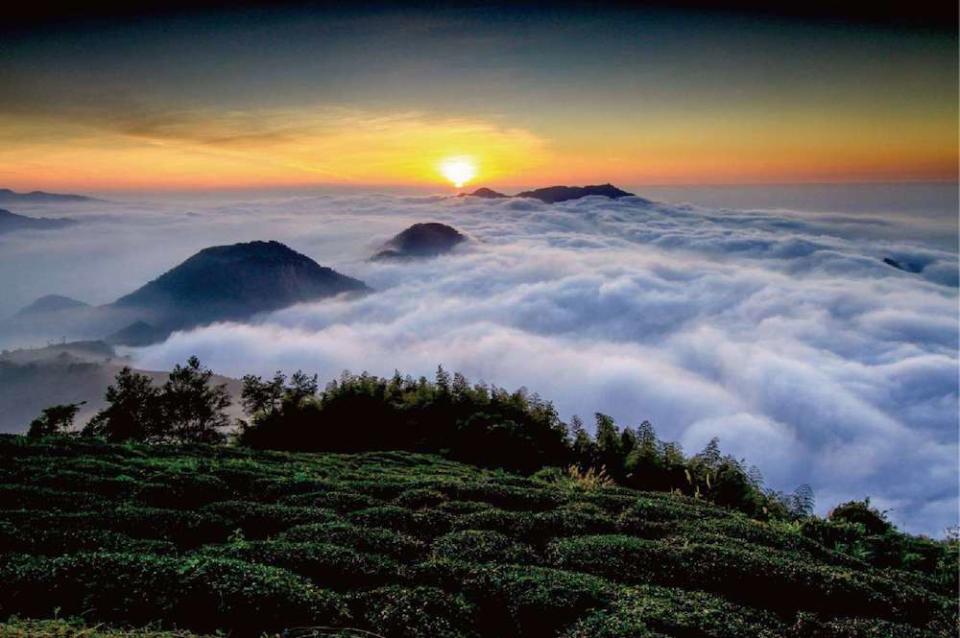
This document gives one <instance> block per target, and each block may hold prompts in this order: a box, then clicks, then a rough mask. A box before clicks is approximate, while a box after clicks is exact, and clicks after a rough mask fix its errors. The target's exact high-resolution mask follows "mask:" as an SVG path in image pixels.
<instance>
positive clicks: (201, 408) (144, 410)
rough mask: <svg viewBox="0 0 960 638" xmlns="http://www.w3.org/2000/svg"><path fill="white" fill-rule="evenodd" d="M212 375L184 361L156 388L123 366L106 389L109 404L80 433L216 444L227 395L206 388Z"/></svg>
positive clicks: (223, 389) (197, 363)
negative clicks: (114, 380)
mask: <svg viewBox="0 0 960 638" xmlns="http://www.w3.org/2000/svg"><path fill="white" fill-rule="evenodd" d="M212 376H213V373H212V372H211V371H210V370H207V369H205V368H203V367H202V366H201V365H200V360H199V359H197V358H196V357H190V359H188V360H187V363H186V365H182V366H181V365H177V366H175V367H174V368H173V371H172V372H170V377H169V379H168V380H167V382H166V383H164V384H163V386H162V387H160V388H157V387H155V386H154V385H153V381H152V379H151V378H150V377H149V376H147V375H145V374H140V373H137V372H133V371H132V370H131V369H130V368H127V367H125V368H123V369H121V370H120V372H119V373H117V377H116V382H115V383H114V385H111V386H110V387H108V388H107V394H106V399H107V403H108V404H109V405H108V406H107V407H106V408H104V409H103V410H102V411H100V412H99V413H98V414H97V415H96V416H95V417H93V419H91V420H90V423H88V424H87V426H86V427H85V428H84V434H86V435H89V436H102V437H104V438H106V439H107V440H109V441H150V442H170V441H177V442H191V443H217V442H221V441H223V440H225V439H226V435H225V434H224V433H223V429H224V428H226V427H227V426H228V425H230V421H229V418H228V417H227V415H226V413H225V412H224V410H225V409H226V408H227V407H228V406H229V405H230V395H229V394H228V393H227V390H226V386H224V385H212V384H211V383H210V379H211V377H212ZM71 420H72V418H71Z"/></svg>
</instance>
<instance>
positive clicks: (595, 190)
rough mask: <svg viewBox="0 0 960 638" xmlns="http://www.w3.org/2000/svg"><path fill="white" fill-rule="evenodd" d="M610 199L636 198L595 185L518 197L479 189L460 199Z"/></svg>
mask: <svg viewBox="0 0 960 638" xmlns="http://www.w3.org/2000/svg"><path fill="white" fill-rule="evenodd" d="M591 196H599V197H609V198H610V199H619V198H621V197H635V195H634V194H633V193H628V192H627V191H625V190H621V189H619V188H617V187H616V186H614V185H613V184H595V185H590V186H547V187H546V188H537V189H534V190H529V191H523V192H522V193H517V194H516V195H505V194H503V193H498V192H497V191H495V190H492V189H489V188H478V189H477V190H475V191H473V192H472V193H460V195H458V197H479V198H481V199H503V198H509V197H528V198H531V199H539V200H540V201H541V202H543V203H545V204H556V203H558V202H565V201H568V200H571V199H581V198H583V197H591Z"/></svg>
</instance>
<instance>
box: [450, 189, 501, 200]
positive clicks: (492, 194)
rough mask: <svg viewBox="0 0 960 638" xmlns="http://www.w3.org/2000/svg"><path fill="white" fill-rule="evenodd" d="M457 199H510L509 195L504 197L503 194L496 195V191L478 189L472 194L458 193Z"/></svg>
mask: <svg viewBox="0 0 960 638" xmlns="http://www.w3.org/2000/svg"><path fill="white" fill-rule="evenodd" d="M457 197H480V198H483V199H504V198H507V197H510V196H509V195H504V194H503V193H498V192H497V191H495V190H493V189H491V188H478V189H477V190H475V191H473V192H472V193H460V194H459V195H457Z"/></svg>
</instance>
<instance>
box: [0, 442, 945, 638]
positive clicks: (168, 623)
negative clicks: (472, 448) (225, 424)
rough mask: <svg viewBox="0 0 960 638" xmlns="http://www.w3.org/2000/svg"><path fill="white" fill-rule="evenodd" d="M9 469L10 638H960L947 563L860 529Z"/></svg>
mask: <svg viewBox="0 0 960 638" xmlns="http://www.w3.org/2000/svg"><path fill="white" fill-rule="evenodd" d="M324 425H325V426H326V425H327V424H324ZM336 425H341V424H336ZM342 425H346V424H342ZM332 426H333V424H331V427H332ZM347 427H349V426H347ZM0 467H2V468H3V475H4V483H3V485H0V494H2V496H3V503H4V507H3V508H2V509H0V547H2V548H3V559H2V560H0V582H3V587H2V588H0V621H4V620H6V622H9V623H10V624H9V625H8V626H7V628H8V629H9V631H10V632H12V633H11V635H14V636H21V635H23V636H27V635H38V634H37V633H31V632H36V631H54V630H57V629H58V627H57V625H58V624H59V621H55V620H53V619H54V618H58V619H64V618H81V617H82V618H83V622H85V623H87V624H88V625H89V626H90V628H91V629H90V633H86V632H84V633H82V634H80V633H77V634H72V633H60V632H59V631H58V632H57V633H50V634H39V635H50V636H54V635H56V636H74V635H76V636H78V637H79V636H81V635H82V636H100V635H101V634H100V633H96V632H98V631H105V629H104V627H109V624H113V625H115V626H121V627H125V628H127V631H131V633H130V634H129V636H130V638H134V636H136V637H144V638H145V637H147V636H151V637H152V636H154V635H155V634H153V633H143V634H141V633H140V632H137V631H135V630H132V629H130V628H131V627H133V628H136V627H144V628H145V629H146V630H148V631H158V630H161V629H166V628H176V629H178V630H192V631H196V632H203V633H205V634H206V633H210V634H213V633H217V635H229V636H236V637H240V638H243V637H251V638H253V637H256V636H261V635H271V636H278V635H282V636H291V637H294V636H302V637H304V638H306V636H320V635H324V636H344V637H346V636H369V635H377V636H384V637H386V638H436V637H440V636H442V637H445V638H457V637H463V638H467V637H470V638H481V637H491V638H492V637H511V638H540V637H544V638H547V637H551V636H557V637H561V638H682V637H692V636H696V637H702V638H741V637H753V636H765V637H770V638H772V637H775V636H776V637H779V638H831V637H832V638H873V637H880V636H884V637H887V636H889V637H894V638H896V637H901V638H935V637H937V636H943V637H946V636H953V635H955V629H956V620H957V618H956V616H957V609H956V589H955V575H956V566H955V558H954V559H953V560H951V559H950V558H949V555H948V553H947V552H946V544H938V543H934V542H933V541H928V540H927V541H925V540H924V539H916V538H913V537H902V538H899V540H900V541H902V542H903V543H904V545H903V547H902V548H901V549H899V550H894V551H895V552H897V551H899V552H910V553H911V554H912V555H913V556H914V558H913V561H914V562H913V567H912V568H910V569H904V568H896V569H894V568H890V567H888V566H887V565H886V564H885V561H886V560H887V558H888V556H887V555H883V554H879V553H875V552H874V551H873V550H875V549H877V547H878V546H876V545H874V544H873V543H875V541H876V538H878V537H875V536H871V535H870V534H871V533H870V532H868V531H867V530H866V529H864V527H863V526H862V525H857V524H851V523H850V522H846V521H845V520H826V519H818V518H810V519H808V520H805V521H798V522H795V523H786V522H764V521H760V520H754V519H750V518H748V517H746V516H745V515H743V514H741V513H738V512H735V511H731V510H728V509H725V508H722V507H718V506H715V505H711V504H709V503H705V502H703V501H702V500H699V499H696V498H692V497H685V496H678V495H675V494H671V493H668V492H638V491H635V490H632V489H627V488H623V487H615V486H592V487H591V486H590V484H588V483H582V484H581V483H579V482H578V481H577V480H576V479H575V478H572V477H570V476H567V475H566V474H565V473H563V472H561V471H559V470H557V471H553V472H544V473H540V474H537V475H534V476H532V477H524V476H520V475H517V474H510V473H507V472H503V471H493V470H484V469H480V468H478V467H475V466H471V465H466V464H463V463H458V462H454V461H451V460H448V459H445V458H442V457H439V456H434V455H426V454H417V453H412V452H397V451H373V452H363V453H355V454H307V453H286V452H254V451H251V450H247V449H243V448H238V447H232V446H231V447H227V446H223V447H219V448H213V447H208V446H203V445H196V444H195V445H191V446H184V447H178V446H172V445H162V446H157V447H150V446H145V445H142V444H124V445H112V444H107V443H104V442H102V441H98V440H83V439H72V440H71V439H65V438H58V439H45V440H40V441H30V440H27V439H25V438H23V437H10V436H0ZM890 547H891V548H892V547H896V546H895V545H891V546H890ZM914 552H918V553H914ZM954 557H955V554H954ZM938 559H939V560H943V561H944V564H943V565H942V567H941V569H942V571H938V569H937V568H934V567H932V566H931V565H932V564H935V563H936V561H937V560H938ZM931 561H932V562H931ZM923 565H927V566H926V567H924V566H923ZM29 618H35V619H36V618H39V619H44V618H45V619H49V620H48V621H47V622H46V623H39V622H37V621H31V620H25V619H29ZM318 627H319V628H322V629H306V628H318ZM338 627H339V628H342V630H341V631H339V632H338V631H337V630H336V629H331V628H338ZM347 628H349V629H347ZM5 630H6V629H5V628H4V627H3V626H2V625H0V633H3V632H4V631H5ZM59 630H64V627H63V626H62V625H60V627H59ZM66 631H69V629H67V630H66ZM221 632H222V633H221ZM370 632H373V633H372V634H371V633H370ZM4 635H6V634H4ZM107 635H109V636H110V637H111V638H116V637H118V636H123V635H126V634H122V633H117V634H114V633H110V634H107ZM176 635H177V636H182V635H183V634H180V633H177V634H176Z"/></svg>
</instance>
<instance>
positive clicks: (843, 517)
mask: <svg viewBox="0 0 960 638" xmlns="http://www.w3.org/2000/svg"><path fill="white" fill-rule="evenodd" d="M828 518H829V519H830V520H831V521H837V522H840V523H853V524H856V525H863V528H864V529H865V530H866V531H867V533H868V534H883V533H884V532H886V531H888V530H889V529H890V528H891V527H892V526H891V525H890V523H889V522H888V521H887V517H886V513H885V512H881V511H879V510H877V509H876V508H873V507H870V499H867V500H865V501H849V502H847V503H843V504H841V505H837V506H836V507H835V508H833V510H831V512H830V515H829V517H828Z"/></svg>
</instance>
